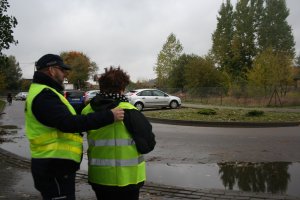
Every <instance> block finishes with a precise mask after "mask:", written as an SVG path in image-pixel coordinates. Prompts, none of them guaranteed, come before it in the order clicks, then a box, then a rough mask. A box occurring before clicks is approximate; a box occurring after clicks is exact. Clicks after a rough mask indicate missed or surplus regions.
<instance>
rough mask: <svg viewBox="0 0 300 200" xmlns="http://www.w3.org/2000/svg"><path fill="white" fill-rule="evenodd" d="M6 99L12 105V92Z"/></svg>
mask: <svg viewBox="0 0 300 200" xmlns="http://www.w3.org/2000/svg"><path fill="white" fill-rule="evenodd" d="M6 100H7V103H8V105H11V104H12V96H11V93H8V94H7V97H6Z"/></svg>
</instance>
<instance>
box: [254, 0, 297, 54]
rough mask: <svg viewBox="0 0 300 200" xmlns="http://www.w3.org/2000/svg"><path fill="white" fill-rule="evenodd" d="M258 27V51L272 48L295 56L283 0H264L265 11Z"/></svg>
mask: <svg viewBox="0 0 300 200" xmlns="http://www.w3.org/2000/svg"><path fill="white" fill-rule="evenodd" d="M264 13H265V14H264V16H263V17H262V21H261V23H260V25H259V27H258V45H259V50H260V52H262V51H264V50H266V49H267V48H272V49H274V50H275V51H278V52H285V53H288V54H290V55H291V56H292V57H294V56H295V41H294V36H293V34H292V28H291V26H290V25H289V24H288V23H287V17H288V16H289V10H288V9H287V7H286V2H285V0H266V6H265V12H264Z"/></svg>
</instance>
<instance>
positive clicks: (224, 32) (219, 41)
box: [211, 0, 234, 73]
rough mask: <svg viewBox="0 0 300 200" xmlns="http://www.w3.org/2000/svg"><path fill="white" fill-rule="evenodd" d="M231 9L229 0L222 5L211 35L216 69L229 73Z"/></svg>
mask: <svg viewBox="0 0 300 200" xmlns="http://www.w3.org/2000/svg"><path fill="white" fill-rule="evenodd" d="M233 20H234V18H233V7H232V4H231V2H230V0H226V3H224V2H223V3H222V5H221V8H220V10H219V16H218V17H217V21H218V22H217V28H216V30H215V32H214V33H213V35H212V43H213V44H212V50H211V52H212V54H213V55H214V57H215V60H216V62H217V65H218V67H220V68H221V69H222V70H224V71H227V72H228V73H229V72H230V71H231V67H232V58H233V52H232V39H233V33H234V26H233Z"/></svg>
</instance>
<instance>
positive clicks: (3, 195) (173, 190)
mask: <svg viewBox="0 0 300 200" xmlns="http://www.w3.org/2000/svg"><path fill="white" fill-rule="evenodd" d="M0 177H1V181H0V200H1V199H17V200H18V199H33V200H34V199H41V198H40V196H39V193H38V192H37V191H36V190H35V189H34V186H33V181H32V178H31V173H30V161H29V160H28V159H26V158H22V157H20V156H17V155H14V154H12V153H10V152H8V151H6V150H3V149H1V148H0ZM76 197H77V199H79V200H92V199H96V198H95V196H94V192H93V191H92V190H91V188H90V186H89V185H88V183H87V175H86V173H85V172H83V171H79V172H78V174H77V179H76ZM140 199H141V200H171V199H183V200H187V199H200V200H226V199H227V200H229V199H231V200H274V199H275V200H300V198H298V197H292V196H287V195H277V194H265V193H249V192H238V191H230V190H215V189H190V188H180V187H171V186H165V185H157V184H153V183H146V184H145V186H144V187H143V188H142V190H141V195H140Z"/></svg>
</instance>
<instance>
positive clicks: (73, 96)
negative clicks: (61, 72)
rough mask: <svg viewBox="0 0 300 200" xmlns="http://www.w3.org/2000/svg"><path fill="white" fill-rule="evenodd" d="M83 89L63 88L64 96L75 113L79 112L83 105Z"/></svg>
mask: <svg viewBox="0 0 300 200" xmlns="http://www.w3.org/2000/svg"><path fill="white" fill-rule="evenodd" d="M84 93H85V92H84V91H81V90H65V91H64V97H65V98H66V99H67V100H68V101H69V102H70V104H71V105H72V106H73V107H74V109H75V110H76V112H77V113H80V112H81V110H82V109H83V107H84Z"/></svg>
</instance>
